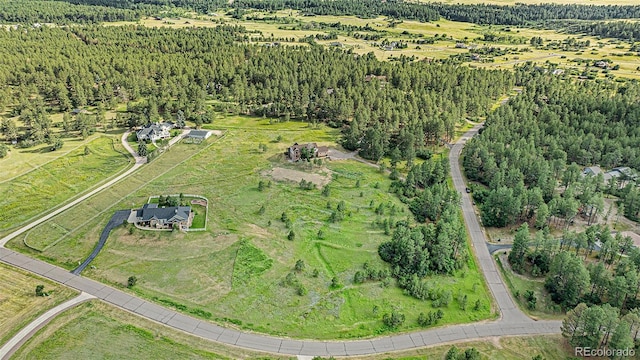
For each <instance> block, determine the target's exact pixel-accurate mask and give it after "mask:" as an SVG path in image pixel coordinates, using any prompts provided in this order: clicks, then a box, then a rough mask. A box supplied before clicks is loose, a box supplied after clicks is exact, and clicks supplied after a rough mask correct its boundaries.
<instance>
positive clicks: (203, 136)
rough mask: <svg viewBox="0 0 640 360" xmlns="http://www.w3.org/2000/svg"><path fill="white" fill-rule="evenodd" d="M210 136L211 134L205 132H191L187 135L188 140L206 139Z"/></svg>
mask: <svg viewBox="0 0 640 360" xmlns="http://www.w3.org/2000/svg"><path fill="white" fill-rule="evenodd" d="M209 135H211V132H209V131H206V130H191V131H189V134H188V135H187V137H188V138H197V139H206V138H208V137H209Z"/></svg>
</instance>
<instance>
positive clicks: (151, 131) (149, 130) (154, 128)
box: [136, 122, 173, 137]
mask: <svg viewBox="0 0 640 360" xmlns="http://www.w3.org/2000/svg"><path fill="white" fill-rule="evenodd" d="M172 127H173V124H172V123H168V122H163V123H155V124H147V125H145V126H144V127H143V128H142V129H140V130H138V131H137V132H136V135H137V136H138V137H145V136H151V135H156V134H161V133H162V131H163V130H165V129H171V128H172Z"/></svg>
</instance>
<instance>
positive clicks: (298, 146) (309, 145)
mask: <svg viewBox="0 0 640 360" xmlns="http://www.w3.org/2000/svg"><path fill="white" fill-rule="evenodd" d="M317 147H318V145H317V144H316V143H306V144H298V143H295V144H293V145H292V146H291V149H294V150H299V149H302V148H307V149H315V148H317Z"/></svg>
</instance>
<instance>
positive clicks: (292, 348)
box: [0, 124, 561, 356]
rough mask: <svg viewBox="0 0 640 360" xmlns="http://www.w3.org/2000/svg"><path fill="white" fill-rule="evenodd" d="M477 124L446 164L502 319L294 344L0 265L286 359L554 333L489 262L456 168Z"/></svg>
mask: <svg viewBox="0 0 640 360" xmlns="http://www.w3.org/2000/svg"><path fill="white" fill-rule="evenodd" d="M481 126H482V125H481V124H479V125H477V126H475V127H474V128H473V129H471V130H470V131H468V132H467V133H466V134H465V135H464V136H463V137H462V138H461V139H460V140H459V141H458V142H457V143H456V144H454V145H453V147H452V149H451V155H450V164H451V174H452V177H453V183H454V186H455V188H456V189H457V190H458V191H459V192H460V193H461V195H462V210H463V215H464V219H465V222H466V224H467V227H468V230H469V234H470V237H471V241H472V247H473V249H474V253H475V254H476V257H477V259H478V262H479V265H480V267H481V268H482V272H483V273H484V276H485V278H486V280H487V284H488V286H489V289H490V290H491V293H492V294H493V296H494V298H495V300H496V305H497V310H498V311H499V313H500V319H499V320H498V321H493V322H481V323H475V324H467V325H451V326H445V327H439V328H433V329H429V330H424V331H417V332H412V333H406V334H399V335H392V336H384V337H377V338H372V339H366V340H353V341H339V340H333V341H317V340H295V339H288V338H281V337H275V336H269V335H262V334H255V333H250V332H244V331H239V330H235V329H230V328H224V327H221V326H218V325H215V324H212V323H209V322H207V321H203V320H199V319H196V318H193V317H191V316H188V315H185V314H182V313H179V312H177V311H174V310H172V309H168V308H165V307H163V306H160V305H157V304H154V303H151V302H149V301H146V300H144V299H141V298H139V297H136V296H134V295H131V294H129V293H126V292H124V291H121V290H118V289H115V288H113V287H110V286H108V285H105V284H102V283H100V282H97V281H95V280H92V279H89V278H84V277H81V276H77V275H74V274H72V273H70V272H68V271H67V270H65V269H62V268H59V267H57V266H54V265H51V264H49V263H46V262H43V261H40V260H36V259H32V258H30V257H28V256H25V255H22V254H20V253H17V252H14V251H11V250H9V249H5V248H2V247H0V261H1V262H3V263H6V264H9V265H12V266H16V267H19V268H22V269H25V270H27V271H30V272H32V273H35V274H37V275H40V276H42V277H45V278H48V279H51V280H54V281H56V282H59V283H61V284H65V285H67V286H69V287H71V288H74V289H77V290H79V291H82V292H84V293H86V294H89V295H93V296H95V297H96V298H98V299H101V300H103V301H105V302H107V303H109V304H111V305H114V306H116V307H119V308H120V309H124V310H126V311H129V312H131V313H134V314H136V315H139V316H141V317H144V318H147V319H149V320H152V321H156V322H158V323H162V324H165V325H166V326H169V327H172V328H174V329H177V330H180V331H183V332H186V333H189V334H192V335H195V336H199V337H201V338H204V339H208V340H211V341H216V342H219V343H223V344H228V345H233V346H238V347H242V348H245V349H250V350H257V351H264V352H270V353H277V354H284V355H306V356H353V355H369V354H379V353H386V352H391V351H400V350H409V349H414V348H420V347H425V346H433V345H438V344H442V343H449V342H456V341H468V340H477V339H482V338H488V337H494V336H517V335H520V336H527V335H540V334H557V333H559V332H560V325H561V322H560V321H534V320H532V319H530V318H529V317H527V316H526V315H525V314H524V313H522V311H520V309H519V308H518V307H517V306H516V304H515V303H514V301H513V299H512V298H511V296H510V294H509V291H508V289H507V288H506V286H505V285H504V282H503V280H502V278H501V275H500V273H499V272H498V270H497V268H496V265H495V263H494V261H493V259H492V258H491V255H490V254H489V251H488V249H487V246H486V241H485V236H484V232H483V230H482V228H481V226H480V223H479V222H478V219H477V217H476V214H475V213H474V210H473V207H472V204H471V198H470V196H469V194H467V193H466V192H465V183H464V179H463V177H462V172H461V169H460V164H459V157H460V152H461V151H462V147H463V146H464V145H463V144H464V142H465V141H466V140H467V139H469V138H471V137H472V136H473V135H474V134H476V133H477V131H478V129H479V128H480V127H481ZM139 165H141V164H138V162H137V161H136V165H134V167H133V168H132V169H130V170H129V171H127V172H126V173H125V174H123V175H121V176H119V177H118V178H116V179H114V180H112V181H110V182H109V183H108V184H105V185H103V186H101V187H100V188H98V189H96V190H94V191H92V192H91V193H89V194H87V195H85V196H83V197H82V198H81V199H78V200H76V201H74V202H72V203H70V204H69V205H67V206H65V207H64V208H61V209H59V210H56V211H55V212H54V213H52V214H49V215H47V216H45V217H43V218H42V219H39V220H37V221H35V222H34V223H32V224H30V225H28V226H26V227H24V228H22V229H20V230H16V231H15V232H14V233H12V234H10V235H9V236H7V237H5V238H4V239H2V241H0V246H4V244H5V243H6V242H7V241H8V240H10V239H11V238H13V237H15V236H17V235H19V234H21V233H23V232H25V231H27V230H29V229H30V228H32V227H33V226H35V225H37V224H40V223H42V222H44V221H46V220H47V219H49V218H51V217H52V216H55V215H56V214H59V213H60V212H62V211H64V210H65V209H67V208H69V207H70V206H73V205H75V204H77V203H78V202H80V201H82V200H84V199H86V198H87V197H89V196H91V195H93V194H95V193H97V192H98V191H101V190H102V189H104V188H106V187H107V186H110V185H111V184H113V183H114V182H116V181H118V180H120V179H122V178H123V177H124V176H126V175H128V174H130V173H132V172H133V171H135V169H137V167H138V166H139Z"/></svg>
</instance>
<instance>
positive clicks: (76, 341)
mask: <svg viewBox="0 0 640 360" xmlns="http://www.w3.org/2000/svg"><path fill="white" fill-rule="evenodd" d="M114 344H117V346H114ZM456 347H458V348H459V349H462V350H464V349H467V348H470V347H474V348H476V349H477V350H478V351H479V352H480V353H481V354H482V357H483V359H496V360H502V359H504V360H510V359H529V358H531V357H532V356H534V355H537V354H540V355H542V357H543V358H545V359H561V358H565V357H567V356H570V354H571V352H570V349H568V348H567V345H566V342H565V341H564V340H563V339H562V337H561V336H559V335H552V336H534V337H505V338H501V339H497V338H494V339H490V340H484V341H474V342H466V343H460V344H456ZM450 348H451V345H442V346H436V347H430V348H423V349H417V350H411V351H405V352H400V353H386V354H380V355H375V356H361V357H354V359H359V360H380V359H390V358H394V359H405V360H409V359H441V358H444V355H445V354H446V352H447V351H449V349H450ZM97 354H99V356H100V357H101V358H109V359H122V358H129V359H130V358H137V359H165V358H172V359H175V358H180V359H186V358H189V359H229V358H231V359H240V358H243V359H257V358H260V359H290V358H291V357H284V356H275V355H271V354H269V355H267V354H260V353H255V352H249V351H246V350H242V349H239V348H236V347H230V346H223V345H220V344H218V343H215V342H209V341H205V340H202V339H199V338H197V337H193V336H189V335H186V334H184V333H181V332H178V331H174V330H171V329H169V328H167V327H164V326H162V325H159V324H157V323H154V322H151V321H147V320H145V319H142V318H139V317H136V316H133V315H131V314H129V313H126V312H124V311H121V310H119V309H116V308H113V307H111V306H108V305H107V304H104V303H102V302H98V301H92V302H88V303H84V304H81V305H79V306H78V307H76V308H74V310H73V311H67V312H65V313H63V314H61V315H59V316H58V317H56V318H55V319H54V320H53V321H52V322H51V323H49V324H48V325H47V326H46V327H44V328H43V329H41V330H40V331H38V332H37V333H36V334H35V335H34V336H33V337H32V338H31V339H30V340H29V341H28V342H27V343H26V344H25V345H24V346H23V347H21V348H20V349H19V350H18V352H16V354H15V355H14V357H13V358H14V359H30V358H34V357H37V358H39V359H60V358H64V359H86V358H95V357H96V356H97ZM169 354H170V355H169Z"/></svg>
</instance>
